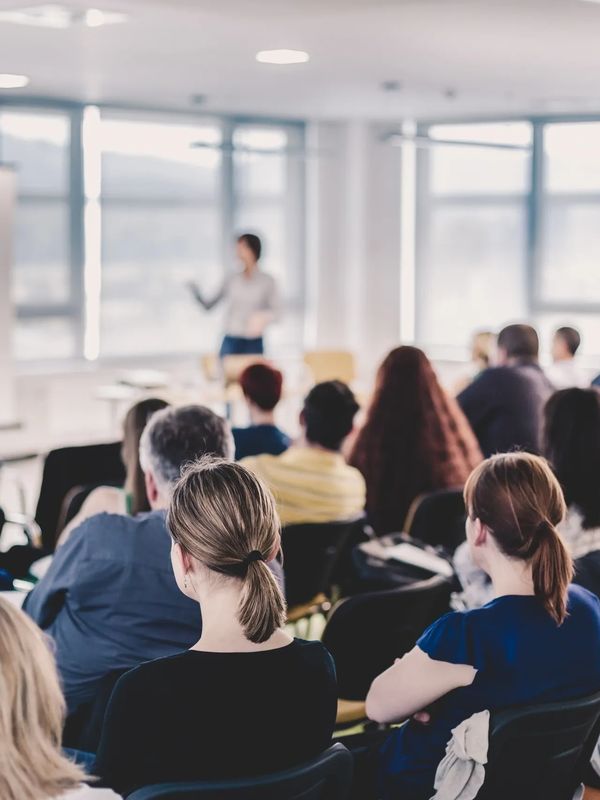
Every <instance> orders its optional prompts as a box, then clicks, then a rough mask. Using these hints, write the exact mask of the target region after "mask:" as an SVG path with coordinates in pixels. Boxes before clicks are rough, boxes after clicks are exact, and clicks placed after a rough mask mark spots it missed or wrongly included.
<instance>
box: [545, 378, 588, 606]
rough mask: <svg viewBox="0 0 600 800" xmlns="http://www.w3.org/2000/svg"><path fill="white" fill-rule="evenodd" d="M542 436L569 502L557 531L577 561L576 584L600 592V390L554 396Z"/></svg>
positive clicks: (575, 391) (572, 391)
mask: <svg viewBox="0 0 600 800" xmlns="http://www.w3.org/2000/svg"><path fill="white" fill-rule="evenodd" d="M545 439H546V455H547V457H548V459H549V460H550V462H551V464H552V466H553V467H554V472H555V474H556V477H557V478H558V480H559V481H560V484H561V486H562V488H563V492H564V495H565V500H566V502H567V506H568V509H567V515H566V517H565V520H564V522H563V523H562V525H561V526H560V531H561V533H562V535H563V537H564V538H565V541H566V543H567V545H568V547H569V549H570V551H571V555H572V556H573V558H574V559H576V562H575V565H576V571H575V582H576V583H579V584H581V585H583V586H585V587H586V588H587V589H590V591H593V592H594V593H595V594H597V595H598V596H600V392H598V390H597V389H576V388H574V389H563V391H561V392H557V393H556V394H555V395H553V396H552V397H551V398H550V400H549V401H548V403H547V405H546V409H545ZM592 554H594V555H593V556H592ZM586 557H587V558H586ZM580 559H581V560H580Z"/></svg>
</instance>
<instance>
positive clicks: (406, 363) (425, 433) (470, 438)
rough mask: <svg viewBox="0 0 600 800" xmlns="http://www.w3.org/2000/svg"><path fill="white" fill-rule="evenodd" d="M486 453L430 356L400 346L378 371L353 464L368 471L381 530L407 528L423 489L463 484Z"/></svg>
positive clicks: (372, 510)
mask: <svg viewBox="0 0 600 800" xmlns="http://www.w3.org/2000/svg"><path fill="white" fill-rule="evenodd" d="M481 460H482V455H481V451H480V450H479V446H478V444H477V440H476V439H475V435H474V434H473V431H472V430H471V428H470V426H469V423H468V422H467V419H466V417H465V416H464V414H463V413H462V411H461V410H460V408H459V407H458V404H457V403H456V401H455V400H454V399H453V398H451V397H449V396H448V395H447V394H446V392H445V391H444V390H443V389H442V387H441V386H440V384H439V382H438V379H437V377H436V374H435V372H434V370H433V367H432V366H431V363H430V362H429V359H428V358H427V356H426V355H425V354H424V353H423V352H422V351H421V350H419V349H418V348H416V347H397V348H396V349H395V350H392V351H391V353H389V355H388V356H387V357H386V358H385V360H384V361H383V363H382V364H381V366H380V368H379V372H378V374H377V384H376V388H375V394H374V396H373V400H372V402H371V406H370V408H369V412H368V415H367V421H366V423H365V425H364V427H363V428H362V430H361V432H360V433H359V435H358V437H357V440H356V443H355V445H354V449H353V451H352V454H351V457H350V463H351V464H352V465H353V466H355V467H357V468H358V469H359V470H360V471H361V472H362V474H363V475H364V478H365V481H366V484H367V512H368V515H369V519H370V521H371V524H372V525H373V527H374V528H375V530H376V531H377V533H390V532H392V531H401V530H402V527H403V525H404V520H405V519H406V514H407V512H408V509H409V507H410V504H411V503H412V501H413V500H414V499H415V498H416V497H417V496H418V495H420V494H422V493H423V492H430V491H434V490H435V489H446V488H453V487H462V486H463V484H464V483H465V481H466V479H467V478H468V476H469V474H470V472H471V470H472V469H473V468H474V467H475V466H476V465H477V464H479V463H480V462H481Z"/></svg>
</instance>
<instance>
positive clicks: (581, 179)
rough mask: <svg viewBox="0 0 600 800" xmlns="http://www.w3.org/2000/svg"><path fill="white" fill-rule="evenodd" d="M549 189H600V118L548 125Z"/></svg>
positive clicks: (547, 181) (571, 190)
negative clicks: (598, 120) (592, 120)
mask: <svg viewBox="0 0 600 800" xmlns="http://www.w3.org/2000/svg"><path fill="white" fill-rule="evenodd" d="M544 155H545V159H546V162H545V166H546V190H547V191H549V192H600V122H578V123H568V124H567V123H561V124H560V125H546V127H545V128H544Z"/></svg>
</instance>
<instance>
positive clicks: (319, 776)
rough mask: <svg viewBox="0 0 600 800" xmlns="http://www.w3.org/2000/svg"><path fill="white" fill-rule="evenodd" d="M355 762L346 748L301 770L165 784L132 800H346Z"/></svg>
mask: <svg viewBox="0 0 600 800" xmlns="http://www.w3.org/2000/svg"><path fill="white" fill-rule="evenodd" d="M352 770H353V759H352V756H351V755H350V753H349V752H348V750H347V749H346V748H345V747H344V746H343V745H342V744H339V743H337V744H334V745H332V746H331V747H330V748H329V749H328V750H326V751H325V752H324V753H321V755H320V756H317V758H315V759H313V760H312V761H309V762H308V763H306V764H301V765H300V766H298V767H293V768H292V769H289V770H286V771H285V772H276V773H273V774H272V775H263V776H261V777H258V778H248V779H238V780H229V781H198V782H193V783H163V784H158V785H156V786H147V787H145V788H143V789H137V790H136V791H135V792H133V794H130V795H129V796H128V800H346V799H347V798H348V797H349V795H350V787H351V785H352Z"/></svg>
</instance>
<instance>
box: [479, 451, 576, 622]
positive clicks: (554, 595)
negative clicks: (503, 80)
mask: <svg viewBox="0 0 600 800" xmlns="http://www.w3.org/2000/svg"><path fill="white" fill-rule="evenodd" d="M464 497H465V506H466V508H467V541H468V542H469V547H470V549H471V553H472V555H473V558H474V560H475V563H476V564H478V565H479V566H480V567H481V568H482V569H483V570H485V571H486V572H487V573H488V574H491V573H492V572H493V570H494V565H497V564H498V562H499V559H504V560H509V561H511V562H512V564H513V565H514V566H516V567H520V568H522V567H525V568H527V569H531V577H532V580H533V588H534V593H535V595H536V596H537V597H539V599H540V600H541V601H542V602H543V604H544V607H545V608H546V611H547V612H548V613H549V614H550V616H551V617H552V618H553V619H554V620H555V621H556V622H557V623H558V624H561V623H562V622H563V621H564V619H565V616H566V614H567V588H568V586H569V583H570V582H571V579H572V577H573V563H572V560H571V557H570V555H569V553H568V552H567V549H566V547H565V545H564V543H563V540H562V538H561V536H560V534H559V532H558V531H557V529H556V526H557V525H558V524H559V523H560V522H561V521H562V520H563V518H564V516H565V500H564V497H563V493H562V489H561V488H560V484H559V482H558V481H557V479H556V477H555V475H554V473H553V472H552V470H551V469H550V466H549V464H548V462H547V461H546V460H545V459H543V458H541V457H540V456H534V455H531V454H530V453H504V454H501V455H496V456H492V458H488V459H486V460H485V461H484V462H482V463H481V464H480V465H479V466H478V467H476V469H475V470H474V471H473V472H472V474H471V475H470V477H469V479H468V481H467V483H466V485H465V491H464Z"/></svg>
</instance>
